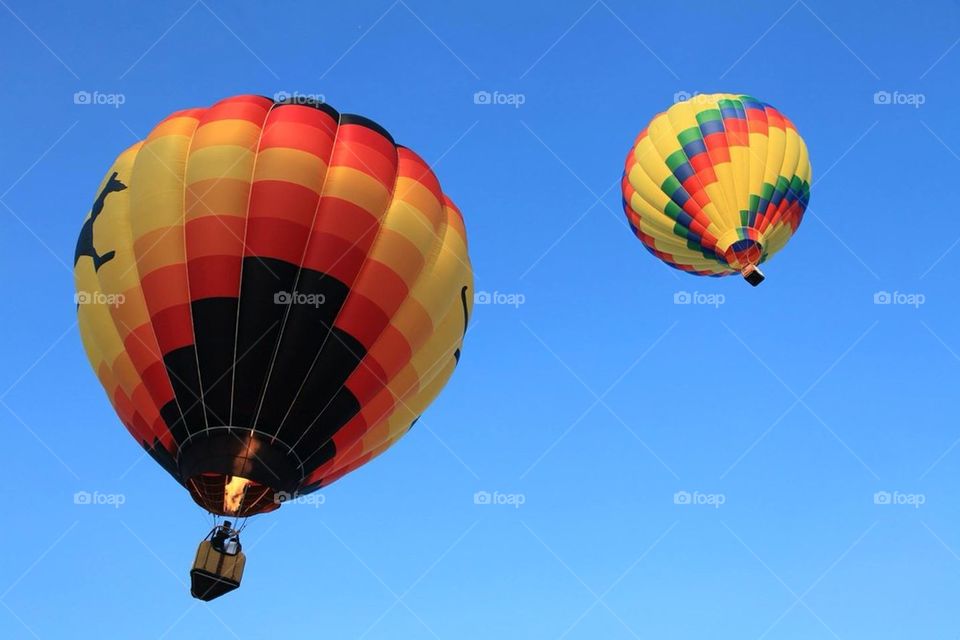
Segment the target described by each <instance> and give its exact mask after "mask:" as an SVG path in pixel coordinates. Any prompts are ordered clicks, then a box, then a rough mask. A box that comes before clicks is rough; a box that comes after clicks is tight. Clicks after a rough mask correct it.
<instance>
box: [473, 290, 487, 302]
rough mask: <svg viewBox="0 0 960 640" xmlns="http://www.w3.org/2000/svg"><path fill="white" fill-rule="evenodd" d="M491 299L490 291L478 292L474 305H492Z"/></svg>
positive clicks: (474, 297)
mask: <svg viewBox="0 0 960 640" xmlns="http://www.w3.org/2000/svg"><path fill="white" fill-rule="evenodd" d="M490 302H491V297H490V292H489V291H477V292H476V293H475V294H473V304H490Z"/></svg>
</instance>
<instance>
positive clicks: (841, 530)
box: [0, 0, 960, 640]
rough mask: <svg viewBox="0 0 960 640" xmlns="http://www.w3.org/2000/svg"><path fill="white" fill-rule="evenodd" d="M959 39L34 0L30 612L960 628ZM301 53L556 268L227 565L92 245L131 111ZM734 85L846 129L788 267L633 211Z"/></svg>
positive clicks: (18, 409)
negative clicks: (668, 127)
mask: <svg viewBox="0 0 960 640" xmlns="http://www.w3.org/2000/svg"><path fill="white" fill-rule="evenodd" d="M958 38H960V6H958V4H957V3H954V2H946V1H945V0H934V1H932V2H923V3H907V2H864V1H859V2H828V1H826V0H797V1H796V2H793V3H792V4H791V2H790V0H770V1H766V2H737V3H733V2H726V3H718V2H705V1H701V0H694V1H691V2H675V3H674V2H661V3H636V2H628V1H625V0H624V1H621V0H597V1H596V2H592V1H591V0H583V1H580V0H575V1H571V2H563V3H558V2H546V1H542V2H541V1H536V2H534V1H531V2H517V1H516V0H511V1H508V0H491V1H488V2H480V3H469V8H466V6H465V5H461V4H460V3H453V2H441V1H432V0H397V1H396V2H393V3H392V4H391V0H383V1H370V2H344V3H307V2H302V3H293V2H289V3H279V2H278V3H251V2H240V3H235V2H214V1H213V0H196V2H192V3H191V0H174V1H171V2H163V3H119V2H104V1H100V0H95V1H92V2H84V3H77V2H45V3H37V2H27V1H25V0H0V51H2V55H0V71H2V78H3V80H2V86H3V87H4V93H5V96H6V97H5V100H3V102H2V103H0V112H2V122H3V125H2V141H3V142H2V145H0V205H2V206H0V238H3V240H4V250H3V251H2V252H0V271H2V273H4V274H5V275H4V277H3V281H2V282H3V288H2V296H0V332H2V334H3V335H4V336H6V340H5V341H4V344H3V347H2V359H0V400H2V406H0V430H2V431H0V432H2V434H3V451H4V455H3V465H2V469H3V477H4V486H5V490H4V495H3V499H2V500H3V505H4V506H3V518H2V521H3V523H4V526H3V527H2V530H0V543H2V545H3V552H2V553H0V604H2V605H3V606H2V607H0V637H2V638H33V637H37V638H42V639H44V640H46V639H49V638H54V639H55V638H97V639H99V638H158V637H163V638H210V637H218V638H234V637H236V638H286V637H300V638H304V637H309V638H313V637H322V638H369V639H375V638H434V637H436V638H442V639H446V638H458V639H464V638H471V639H472V638H561V637H563V638H570V639H574V638H584V639H591V640H593V639H597V638H603V639H607V638H609V639H615V638H634V637H640V638H671V639H672V638H677V639H680V638H684V639H685V638H691V639H697V640H700V639H703V638H731V639H737V640H742V639H743V638H769V639H771V640H772V639H794V638H797V639H803V640H813V639H817V638H825V639H829V638H844V639H848V638H870V639H871V640H874V639H881V638H908V637H909V638H953V637H956V636H957V634H958V633H960V608H958V607H957V602H958V599H960V497H958V495H957V493H958V492H957V486H958V485H957V478H958V474H960V449H958V448H955V445H956V444H957V442H958V438H960V425H958V424H957V417H956V410H955V406H956V403H955V394H956V389H957V383H958V381H960V355H958V354H960V325H958V323H957V322H956V312H957V308H958V303H957V296H958V293H957V287H956V279H955V275H954V274H955V273H956V271H957V269H958V268H960V248H957V247H956V245H957V244H958V236H960V229H958V227H957V225H955V224H952V223H951V224H946V223H944V222H943V221H944V219H945V218H947V217H949V216H953V215H956V212H955V211H954V209H955V206H954V205H953V204H951V202H950V198H951V197H952V196H950V189H951V188H953V187H952V186H951V185H952V184H953V183H954V182H956V180H955V176H956V175H957V172H958V170H960V156H958V153H960V122H958V120H957V110H956V105H957V104H958V101H960V88H958V84H957V82H956V78H957V76H958V73H960V47H957V43H958ZM82 91H86V92H89V93H90V94H91V95H92V94H93V92H98V95H99V96H100V97H99V98H97V99H96V100H91V102H96V101H98V100H99V101H102V102H113V103H116V102H120V101H122V104H120V105H116V104H75V101H74V95H75V94H76V93H77V92H82ZM280 91H284V92H287V93H293V92H300V93H303V94H320V95H322V96H323V97H324V98H325V99H326V100H327V101H328V102H330V103H331V104H332V105H333V106H334V107H336V108H337V109H339V110H340V111H343V112H354V113H360V114H364V115H366V116H368V117H370V118H373V119H374V120H376V121H378V122H379V123H381V124H382V125H384V126H385V127H386V128H387V129H389V130H390V131H391V132H392V134H393V135H394V136H395V138H396V139H397V140H398V142H400V143H402V144H405V145H407V146H410V147H412V148H414V149H415V150H416V151H418V153H420V154H421V155H422V156H423V157H424V158H425V159H426V160H428V161H429V162H431V163H433V164H434V168H435V171H436V173H437V175H438V176H439V178H440V181H441V183H442V185H443V187H444V189H445V191H446V192H447V193H448V194H449V195H450V196H451V197H452V198H453V199H454V200H455V201H456V202H457V203H458V205H459V207H460V208H461V209H462V210H463V213H464V216H465V219H466V224H467V230H468V233H469V239H470V247H471V257H472V260H473V264H474V268H475V272H476V281H477V290H478V291H486V292H489V293H491V294H493V293H494V292H498V293H500V294H513V296H514V297H513V298H512V300H514V301H517V302H522V304H517V305H515V306H511V305H508V304H490V305H477V306H476V307H475V313H474V316H473V319H472V327H471V329H470V332H469V334H468V336H467V341H466V345H465V349H464V354H463V358H462V360H461V364H460V367H459V369H458V370H457V372H456V374H455V375H454V377H453V379H452V381H451V383H450V384H449V385H448V387H447V388H446V390H445V391H444V393H443V394H442V395H441V396H440V398H439V399H438V400H437V401H436V402H435V403H434V405H433V406H432V407H431V408H430V409H429V410H428V411H427V413H426V414H425V415H424V417H423V419H422V420H421V422H420V423H418V425H417V427H415V428H414V430H413V431H412V432H411V433H410V434H409V435H408V436H407V437H406V438H405V439H404V440H403V441H402V442H401V443H400V444H398V445H397V446H396V447H395V448H394V449H392V450H391V451H390V452H389V453H387V454H386V455H384V456H383V457H381V458H380V459H378V460H376V461H375V462H374V463H372V464H370V465H368V466H367V467H364V468H363V469H361V470H359V471H357V472H355V473H353V474H352V475H350V476H348V477H347V478H345V479H344V480H342V481H340V482H338V483H337V484H335V485H333V486H331V487H329V488H327V489H325V490H324V491H323V492H322V493H321V494H320V495H322V496H323V503H322V504H314V505H307V504H299V505H288V506H285V507H284V508H282V509H281V510H280V511H279V512H277V513H274V514H271V515H267V516H260V517H257V518H254V519H252V520H251V522H250V526H249V527H248V529H247V531H246V532H245V548H246V549H247V551H248V555H249V559H248V564H247V571H246V575H245V578H244V584H243V586H242V587H241V589H240V590H239V591H237V592H235V593H233V594H231V595H229V596H227V597H225V598H223V599H221V600H218V601H216V602H213V603H211V604H203V603H200V602H199V601H196V600H193V599H192V598H191V597H190V596H189V594H188V592H187V588H186V587H185V584H184V583H185V581H186V580H187V573H188V569H189V565H190V562H191V560H192V557H193V553H194V549H195V545H196V543H197V542H198V541H199V539H200V538H201V537H202V536H203V535H204V534H205V533H206V531H207V528H208V526H209V517H208V516H206V514H204V513H202V512H201V510H200V509H199V508H198V507H196V506H195V505H194V504H193V503H192V502H191V500H190V499H189V496H188V495H187V493H186V492H185V491H184V490H183V489H182V488H181V487H179V486H178V485H177V484H176V483H175V482H173V481H172V480H171V478H170V477H169V476H168V475H167V474H166V473H165V472H163V471H162V470H161V469H160V468H159V467H157V466H156V465H154V464H153V463H152V461H151V460H150V459H149V458H145V457H144V456H143V455H142V453H141V450H140V449H139V447H138V445H137V444H136V442H134V440H133V439H132V438H130V437H129V436H128V435H127V434H126V433H125V432H124V429H123V427H122V426H121V425H120V423H119V422H118V420H117V419H116V418H115V416H114V414H113V412H112V410H111V408H110V406H109V403H108V402H107V399H106V397H105V394H104V393H103V391H102V389H101V388H100V386H99V384H98V383H97V381H96V379H95V377H94V375H93V373H92V372H91V371H90V369H89V367H88V365H87V362H86V360H85V358H84V355H83V351H82V349H81V346H80V340H79V336H78V331H77V327H76V324H75V309H74V302H73V281H72V275H71V266H72V260H71V259H72V255H73V248H74V243H75V240H76V236H77V233H78V231H79V229H80V225H81V221H82V219H83V217H84V215H85V213H86V212H87V210H88V209H89V207H90V204H91V202H92V200H93V197H94V195H95V193H94V192H95V190H96V188H97V185H98V183H99V181H100V180H101V178H102V177H103V174H104V172H105V170H106V168H107V167H108V166H109V165H110V162H111V161H112V159H113V158H114V157H115V155H116V154H117V153H118V152H119V151H120V150H122V149H123V148H125V147H126V146H128V145H129V144H131V143H132V142H134V141H135V140H136V139H137V138H138V137H140V136H143V135H145V134H146V133H147V132H148V131H149V129H150V128H151V127H152V125H153V124H155V123H156V122H157V121H158V120H160V119H161V118H163V117H164V116H165V115H166V114H168V113H169V112H171V111H174V110H177V109H181V108H185V107H191V106H206V105H209V104H211V103H212V102H214V101H216V100H217V99H219V98H222V97H225V96H229V95H233V94H238V93H260V94H266V95H273V94H275V93H277V92H280ZM479 91H487V92H490V93H491V94H492V93H493V92H499V94H500V95H502V96H506V97H503V98H500V99H499V100H500V101H501V102H504V103H512V104H476V103H475V101H474V94H475V93H476V92H479ZM698 91H699V92H713V91H728V92H738V93H739V92H743V93H750V94H753V95H755V96H757V97H759V98H760V99H762V100H764V101H766V102H769V103H771V104H773V105H774V106H776V107H777V108H778V109H780V110H782V111H783V112H784V113H785V114H787V115H788V116H789V117H790V118H791V119H792V120H793V121H794V123H796V125H797V127H798V129H799V131H800V133H801V134H802V135H803V136H804V138H805V139H806V141H807V144H808V146H809V148H810V152H811V159H812V163H813V171H814V184H813V188H812V200H811V207H810V209H809V210H808V212H807V215H806V217H805V220H804V222H803V224H802V225H801V227H800V229H799V231H798V233H797V234H796V236H794V239H793V240H792V241H791V242H790V244H789V245H788V246H787V247H786V248H785V250H783V251H782V252H781V253H780V254H778V255H777V256H775V257H774V259H773V260H772V261H770V262H769V263H767V265H766V267H765V272H766V274H767V278H768V279H767V282H765V283H764V284H763V285H762V286H760V287H759V288H757V289H752V288H751V287H749V286H748V285H746V284H745V283H744V282H742V281H741V280H740V279H739V278H726V279H707V278H696V277H693V276H688V275H685V274H680V273H678V272H675V271H673V270H671V269H669V268H668V267H666V266H664V265H663V264H661V263H660V262H659V261H657V260H656V259H655V258H653V256H651V255H650V254H648V253H647V252H646V251H645V250H644V249H643V247H642V245H641V244H640V243H639V241H637V240H636V239H635V238H634V237H633V236H632V234H631V233H630V232H629V229H628V228H627V226H626V222H625V220H624V217H623V213H622V211H621V210H620V195H619V184H618V183H619V180H620V174H621V170H622V166H623V160H624V156H625V154H626V152H627V150H628V149H629V148H630V145H631V142H632V141H633V139H634V137H635V135H636V134H637V132H638V131H639V130H640V129H641V128H642V127H643V126H644V125H645V124H646V122H647V121H648V120H649V118H650V117H651V116H652V115H653V114H655V113H656V112H658V111H661V110H663V109H665V108H666V107H667V106H669V105H670V104H671V103H672V102H673V100H674V99H675V96H676V95H677V94H679V93H681V92H687V93H689V94H692V93H694V92H698ZM877 92H888V94H887V95H889V97H890V99H889V100H885V95H884V94H881V95H880V96H879V99H875V94H877ZM895 92H896V93H895ZM110 96H122V98H119V99H118V98H110ZM511 96H512V97H511ZM878 102H879V104H878ZM517 103H522V104H517ZM933 195H937V198H936V199H931V198H932V196H933ZM681 292H688V293H690V294H693V293H699V294H705V295H710V294H713V295H714V297H713V298H711V299H713V300H715V301H718V302H722V304H718V305H716V306H709V305H703V304H700V305H678V304H674V296H675V295H676V294H678V293H681ZM880 292H888V293H889V294H890V299H891V300H892V303H891V304H875V295H876V294H878V293H880ZM894 293H896V294H897V295H893V294H894ZM911 296H912V297H911ZM500 299H501V300H502V299H505V298H504V297H503V296H500ZM699 299H700V300H705V299H707V298H706V297H705V296H700V297H699ZM910 302H913V303H914V304H908V303H910ZM481 491H486V492H490V493H491V494H493V493H494V492H498V494H497V495H498V499H499V500H500V501H503V502H512V503H513V504H486V505H485V504H475V501H474V495H475V493H476V492H481ZM77 492H88V493H90V494H94V492H96V496H97V499H96V500H95V502H101V503H113V504H75V500H74V495H75V494H76V493H77ZM678 492H687V493H688V494H690V495H691V500H690V502H693V503H708V504H677V503H676V502H677V501H678V500H675V496H676V494H678ZM884 492H886V493H884ZM878 493H879V495H877V494H878ZM680 495H681V498H682V497H683V496H684V495H685V494H682V493H681V494H680ZM679 502H681V503H682V502H683V500H682V499H680V500H679ZM885 502H888V504H884V503H885ZM117 503H122V504H117ZM518 503H522V504H518Z"/></svg>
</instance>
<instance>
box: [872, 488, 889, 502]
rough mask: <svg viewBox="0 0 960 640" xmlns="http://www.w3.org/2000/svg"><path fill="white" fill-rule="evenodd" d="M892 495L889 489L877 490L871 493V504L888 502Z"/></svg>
mask: <svg viewBox="0 0 960 640" xmlns="http://www.w3.org/2000/svg"><path fill="white" fill-rule="evenodd" d="M891 500H892V495H891V493H890V492H889V491H877V492H876V493H875V494H873V504H890V502H891Z"/></svg>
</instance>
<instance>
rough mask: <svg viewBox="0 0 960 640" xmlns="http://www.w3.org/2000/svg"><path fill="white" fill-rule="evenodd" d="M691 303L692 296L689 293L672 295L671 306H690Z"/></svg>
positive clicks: (681, 292) (678, 292)
mask: <svg viewBox="0 0 960 640" xmlns="http://www.w3.org/2000/svg"><path fill="white" fill-rule="evenodd" d="M691 302H693V296H691V295H690V292H689V291H677V292H676V293H675V294H673V304H690V303H691Z"/></svg>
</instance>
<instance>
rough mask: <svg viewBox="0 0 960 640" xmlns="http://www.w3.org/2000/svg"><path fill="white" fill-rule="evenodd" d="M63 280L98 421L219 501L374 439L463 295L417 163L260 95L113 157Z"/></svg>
mask: <svg viewBox="0 0 960 640" xmlns="http://www.w3.org/2000/svg"><path fill="white" fill-rule="evenodd" d="M74 272H75V280H76V288H77V302H78V315H79V325H80V331H81V336H82V338H83V343H84V347H85V349H86V353H87V356H88V358H89V360H90V363H91V365H92V366H93V368H94V370H95V371H96V373H97V376H98V377H99V379H100V381H101V383H102V384H103V387H104V388H105V389H106V391H107V394H108V396H109V398H110V400H111V402H112V403H113V406H114V408H115V409H116V412H117V414H118V416H119V418H120V420H121V421H122V422H123V423H124V425H126V427H127V429H128V430H129V431H130V433H131V434H133V436H134V437H135V438H136V439H137V440H138V441H139V442H140V443H141V445H142V446H143V447H144V448H145V449H146V450H147V451H148V452H149V453H150V454H151V455H152V456H153V458H154V459H155V460H156V461H157V462H159V463H160V464H161V465H162V466H163V467H164V468H165V469H166V470H167V471H168V472H169V473H170V474H172V475H173V476H174V477H175V478H176V479H177V480H178V481H179V482H180V483H182V484H183V485H184V486H185V487H186V488H187V489H188V490H189V491H190V494H191V495H192V497H193V498H194V500H195V501H196V502H197V503H199V504H200V505H201V506H203V507H205V508H206V509H208V510H209V511H211V512H214V513H220V514H230V515H250V514H253V513H260V512H263V511H270V510H272V509H275V508H277V507H278V506H279V504H280V502H282V501H283V499H285V498H288V497H292V496H294V495H296V494H298V493H305V492H309V491H312V490H315V489H317V488H319V487H321V486H324V485H327V484H329V483H330V482H332V481H333V480H335V479H337V478H339V477H341V476H343V475H344V474H345V473H348V472H349V471H351V470H353V469H356V468H357V467H359V466H360V465H362V464H364V463H365V462H367V461H369V460H370V459H371V458H373V457H374V456H376V455H378V454H379V453H381V452H382V451H384V450H385V449H386V448H388V447H389V446H390V445H392V444H393V443H394V442H396V441H397V439H398V438H400V437H401V436H402V435H403V434H404V433H406V431H407V430H408V429H409V428H410V426H411V425H412V423H413V422H414V421H415V420H416V419H417V418H418V416H419V415H420V414H421V413H422V412H423V411H424V409H425V408H426V407H427V405H428V404H429V403H430V402H431V401H432V400H433V398H434V397H436V395H437V394H438V393H439V392H440V390H441V388H442V387H443V386H444V384H445V383H446V382H447V380H448V379H449V377H450V375H451V373H452V372H453V369H454V367H455V366H456V363H457V361H458V360H459V356H460V347H461V344H462V339H463V335H464V332H465V330H466V322H467V318H468V317H469V313H470V309H471V306H472V302H473V279H472V273H471V268H470V261H469V257H468V255H467V247H466V235H465V230H464V226H463V220H462V218H461V215H460V213H459V211H458V210H457V208H456V207H455V206H454V205H453V203H452V202H451V201H450V200H449V199H448V198H447V197H446V196H445V195H444V194H443V192H442V190H441V188H440V185H439V183H438V182H437V178H436V177H435V176H434V174H433V172H432V171H431V170H430V168H429V167H428V166H427V164H426V163H425V162H424V161H423V160H422V159H420V157H418V156H417V155H416V154H415V153H414V152H412V151H410V150H409V149H407V148H404V147H402V146H398V145H396V144H395V143H394V141H393V139H392V138H391V136H390V135H389V134H388V133H387V132H386V131H385V130H384V129H383V128H382V127H380V126H379V125H377V124H376V123H374V122H372V121H370V120H368V119H366V118H363V117H360V116H355V115H346V114H340V113H338V112H337V111H335V110H334V109H333V108H331V107H329V106H328V105H326V104H301V103H277V102H275V101H273V100H270V99H268V98H264V97H261V96H237V97H233V98H229V99H226V100H223V101H221V102H218V103H217V104H215V105H213V106H212V107H209V108H206V109H190V110H186V111H180V112H177V113H174V114H172V115H170V116H169V117H167V118H166V119H165V120H163V121H162V122H160V123H159V124H158V125H157V126H156V127H155V128H154V129H153V131H151V132H150V134H149V135H148V136H147V138H146V139H145V140H143V141H141V142H138V143H136V144H134V145H133V146H132V147H130V148H129V149H127V150H126V151H124V152H123V153H121V154H120V155H119V157H117V159H116V161H115V162H114V164H113V166H112V167H111V168H110V169H109V171H108V172H107V176H106V178H105V179H104V181H103V182H102V183H101V185H100V189H99V191H98V196H97V198H96V200H95V202H94V206H93V207H92V209H91V212H90V214H89V215H88V216H87V219H86V221H85V223H84V225H83V228H82V231H81V233H80V238H79V240H78V243H77V252H76V256H75V266H74Z"/></svg>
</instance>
